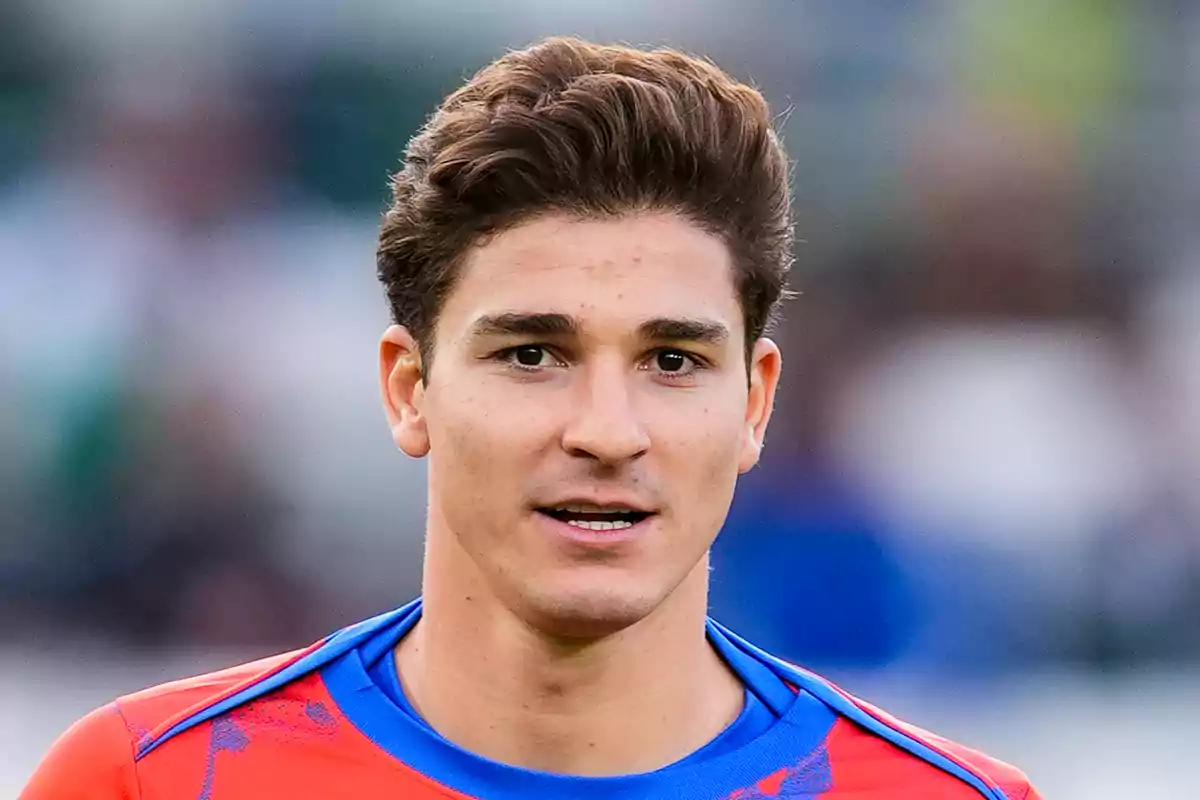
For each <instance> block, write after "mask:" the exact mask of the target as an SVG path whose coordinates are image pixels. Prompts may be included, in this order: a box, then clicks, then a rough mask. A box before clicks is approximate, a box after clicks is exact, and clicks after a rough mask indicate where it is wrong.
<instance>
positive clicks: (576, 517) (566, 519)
mask: <svg viewBox="0 0 1200 800" xmlns="http://www.w3.org/2000/svg"><path fill="white" fill-rule="evenodd" d="M537 512H538V513H539V514H542V515H543V516H547V517H550V518H551V519H553V520H556V521H558V522H562V523H566V524H567V525H570V526H571V527H573V528H577V529H579V530H581V531H595V532H600V533H603V532H606V531H624V530H626V529H628V528H632V527H633V526H635V525H637V524H638V523H639V522H644V521H645V520H647V519H649V518H650V517H653V516H654V515H655V514H654V512H652V511H643V510H641V509H637V508H630V507H623V506H598V505H591V504H587V503H571V504H568V505H562V506H549V507H542V508H538V509H537Z"/></svg>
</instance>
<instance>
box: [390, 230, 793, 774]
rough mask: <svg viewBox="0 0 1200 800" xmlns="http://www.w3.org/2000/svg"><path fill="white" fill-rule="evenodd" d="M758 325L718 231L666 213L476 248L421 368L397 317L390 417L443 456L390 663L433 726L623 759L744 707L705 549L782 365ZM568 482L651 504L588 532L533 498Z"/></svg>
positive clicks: (578, 768) (657, 762)
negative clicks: (719, 639) (747, 324)
mask: <svg viewBox="0 0 1200 800" xmlns="http://www.w3.org/2000/svg"><path fill="white" fill-rule="evenodd" d="M546 314H554V315H558V316H556V317H554V318H553V321H555V324H553V325H547V324H545V322H544V321H543V323H542V324H541V325H540V326H533V327H538V328H540V331H530V330H526V329H528V328H530V327H531V326H530V324H529V322H528V316H529V315H546ZM543 320H544V318H543ZM654 320H660V321H661V320H683V321H688V322H689V324H688V325H683V326H680V325H673V326H672V325H664V324H661V323H660V324H658V325H657V326H654V325H653V324H648V323H651V322H652V321H654ZM655 327H657V328H658V330H654V328H655ZM672 327H673V328H675V330H670V329H668V328H672ZM688 328H692V329H695V330H688ZM681 337H683V338H681ZM744 341H745V333H744V326H743V320H742V314H741V310H740V307H739V305H738V301H737V296H736V294H735V290H734V284H733V265H732V261H731V257H730V254H729V251H728V249H727V248H726V246H725V245H724V243H723V242H722V241H721V240H720V239H718V238H717V237H714V236H712V235H711V234H709V233H707V232H705V231H703V230H701V229H700V228H698V227H697V226H695V225H694V224H692V223H690V222H688V221H686V220H684V219H682V218H681V217H678V216H676V215H673V214H667V213H639V214H636V215H630V216H627V217H623V218H619V219H612V218H608V219H579V218H571V217H565V216H560V215H546V216H542V217H538V218H535V219H534V220H531V221H528V222H526V223H524V224H522V225H519V226H517V227H515V228H512V229H510V230H508V231H506V232H504V233H501V234H499V235H497V236H495V237H493V238H491V239H489V240H487V241H486V242H485V243H484V244H482V245H481V246H478V247H476V248H475V249H474V250H473V251H472V252H471V253H470V254H469V256H468V258H467V260H466V262H465V263H464V266H463V269H462V273H461V276H460V278H459V282H458V285H457V286H456V287H455V288H454V289H453V290H452V292H451V293H450V296H449V297H448V298H447V301H446V304H445V307H444V309H443V310H442V313H441V316H440V317H439V320H438V324H437V328H436V331H435V338H434V352H435V353H436V356H435V358H434V364H433V365H432V368H431V370H430V375H429V380H428V382H427V383H426V382H424V381H422V380H421V372H420V366H421V365H420V354H419V351H418V348H417V345H416V343H415V342H414V340H413V338H412V336H411V335H410V334H409V332H408V331H407V330H405V329H404V328H402V327H399V326H393V327H392V328H390V329H388V331H387V332H386V333H385V334H384V336H383V339H382V342H381V345H380V377H381V384H382V390H383V396H384V404H385V408H386V412H387V416H388V421H389V424H390V427H391V432H392V437H393V439H394V440H395V442H396V444H397V446H399V447H400V449H401V450H403V451H404V452H405V453H407V454H408V455H410V456H413V457H418V458H420V457H427V458H428V459H429V521H428V530H427V538H426V559H425V572H424V586H423V596H424V603H425V605H424V615H423V618H422V620H421V622H420V623H419V624H418V625H417V626H416V628H415V629H414V630H413V631H412V633H410V634H409V635H408V636H407V637H405V639H404V640H403V641H402V642H401V643H400V644H399V645H398V647H397V653H396V655H397V665H398V671H399V673H400V678H401V681H402V683H403V685H404V687H405V691H406V694H407V695H408V696H409V698H410V700H411V701H412V702H413V704H414V705H415V706H416V708H417V709H418V711H419V712H420V713H421V714H422V716H423V717H424V718H425V719H426V721H428V722H429V724H430V725H431V726H432V727H433V728H434V729H435V730H437V731H438V732H439V733H440V734H441V735H443V736H444V737H446V738H447V739H449V740H450V741H452V742H454V743H456V744H458V745H460V746H461V747H464V748H465V749H468V750H470V751H472V752H474V753H477V754H479V755H481V756H484V757H486V758H490V759H493V760H496V761H500V762H502V763H507V764H512V765H516V766H523V767H527V768H532V769H540V770H544V771H549V772H558V773H565V774H575V775H617V774H631V773H636V772H646V771H650V770H654V769H657V768H659V767H662V766H665V765H667V764H670V763H672V762H674V761H676V760H678V759H680V758H682V757H684V756H686V755H687V754H688V753H690V752H693V751H694V750H696V749H698V748H699V747H701V746H703V745H704V744H705V743H706V742H708V741H709V740H711V739H712V738H713V737H714V736H716V735H717V734H718V733H719V732H720V731H721V730H722V729H724V728H725V727H726V726H727V725H728V724H729V723H730V722H731V721H732V720H733V719H734V718H736V716H737V715H738V713H739V712H740V710H741V707H742V703H743V698H744V689H743V687H742V686H741V684H740V682H739V681H738V679H737V678H736V676H734V675H733V674H732V673H731V672H730V671H729V670H728V668H727V667H726V666H725V665H724V663H723V662H722V661H721V659H720V658H719V657H718V656H717V655H716V653H715V651H713V650H712V648H711V647H710V646H709V644H708V642H707V640H706V638H705V633H704V621H705V616H706V611H707V593H708V550H709V547H710V545H711V544H712V542H713V540H714V538H715V537H716V534H717V532H718V530H719V528H720V527H721V525H722V523H723V522H724V520H725V516H726V514H727V513H728V510H729V505H730V502H731V500H732V497H733V490H734V486H735V484H736V482H737V478H738V476H739V475H740V474H741V473H744V472H746V471H747V470H749V469H750V468H752V467H753V466H754V464H755V463H756V462H757V461H758V458H759V453H760V451H761V449H762V443H763V436H764V434H765V432H766V428H767V423H768V421H769V419H770V415H771V408H772V403H773V400H774V396H775V388H776V384H777V381H778V378H779V372H780V354H779V350H778V348H777V347H776V346H775V344H774V343H772V342H771V341H770V340H768V339H765V338H764V339H760V340H758V341H757V342H756V343H755V346H754V348H753V352H752V354H751V357H750V364H749V369H747V364H746V357H745V351H744ZM513 348H518V349H516V350H514V349H513ZM524 364H529V365H530V366H524ZM747 376H749V380H747ZM566 499H592V500H595V501H599V502H623V503H625V504H629V505H634V506H636V507H639V508H643V509H648V510H653V511H655V512H657V513H656V514H655V516H653V517H652V518H651V519H650V520H649V521H648V522H645V523H642V524H641V525H640V526H639V528H641V530H640V531H639V533H638V534H637V535H636V536H630V537H627V538H626V539H623V540H621V541H620V542H618V543H616V544H602V545H600V546H594V545H589V544H586V543H579V542H576V541H573V540H571V539H570V538H569V537H566V536H562V535H559V531H558V529H557V528H555V527H554V525H553V524H552V523H551V524H548V523H547V520H546V518H545V517H544V516H543V515H541V514H540V513H539V512H538V511H537V510H536V509H537V508H538V507H544V506H548V505H556V504H559V503H560V501H564V500H566Z"/></svg>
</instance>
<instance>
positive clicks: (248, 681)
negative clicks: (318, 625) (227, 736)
mask: <svg viewBox="0 0 1200 800" xmlns="http://www.w3.org/2000/svg"><path fill="white" fill-rule="evenodd" d="M306 652H308V650H295V651H292V652H288V653H280V654H278V655H273V656H269V657H267V658H263V659H259V660H257V661H250V662H247V663H245V664H239V665H237V666H234V667H230V668H228V669H223V670H219V671H217V672H209V673H205V674H202V675H196V676H194V677H190V678H184V679H182V680H178V681H171V682H169V683H163V684H160V685H158V686H152V687H150V688H149V689H143V690H141V691H139V692H134V693H133V694H128V695H125V696H123V697H119V698H117V700H116V701H115V702H114V703H113V706H114V707H115V708H116V709H117V710H118V711H119V712H120V714H121V716H122V717H123V718H124V720H125V723H126V725H127V726H128V729H129V730H130V732H131V733H132V734H133V735H134V740H135V741H134V744H135V746H136V747H138V748H141V747H144V746H145V745H146V744H147V743H149V742H150V741H153V740H154V739H156V738H157V737H159V736H161V735H162V734H164V733H165V732H166V731H167V730H169V729H170V728H171V727H172V726H174V725H175V724H177V723H179V722H182V721H183V720H186V719H187V718H188V717H190V716H192V715H194V714H197V713H199V712H200V711H202V710H204V709H206V708H209V707H212V706H214V705H216V704H217V703H219V702H221V701H222V700H224V699H225V698H228V697H231V696H233V695H235V694H237V693H239V692H241V691H243V690H245V689H247V688H249V687H252V686H254V685H255V684H257V683H260V682H262V681H264V680H265V679H266V678H268V677H270V676H272V675H275V674H277V673H278V672H279V671H280V670H281V669H282V668H283V667H285V666H287V665H289V664H292V663H294V662H295V661H296V660H297V658H299V657H300V656H301V655H303V654H304V653H306Z"/></svg>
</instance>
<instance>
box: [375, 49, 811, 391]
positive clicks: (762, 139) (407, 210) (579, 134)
mask: <svg viewBox="0 0 1200 800" xmlns="http://www.w3.org/2000/svg"><path fill="white" fill-rule="evenodd" d="M787 183H788V160H787V156H786V154H785V153H784V150H783V147H782V145H781V144H780V142H779V139H778V137H777V135H776V133H775V131H774V128H773V126H772V118H771V115H770V111H769V109H768V108H767V103H766V101H765V100H764V99H763V97H762V95H761V94H759V92H758V91H756V90H755V89H753V88H751V87H749V86H746V85H744V84H742V83H738V82H737V81H735V80H733V79H732V78H730V77H729V76H728V75H726V74H725V73H724V72H722V71H721V70H720V69H718V68H717V67H716V66H714V65H713V64H711V63H710V62H708V61H704V60H701V59H698V58H695V57H692V56H689V55H686V54H683V53H680V52H677V51H674V50H666V49H663V50H654V51H650V52H647V51H642V50H636V49H633V48H629V47H619V46H604V45H596V44H591V43H589V42H584V41H581V40H579V39H572V38H551V39H547V40H544V41H542V42H540V43H538V44H535V45H533V46H531V47H529V48H526V49H524V50H519V51H515V52H511V53H509V54H507V55H505V56H503V57H502V58H500V59H498V60H497V61H495V62H493V63H492V64H490V65H488V66H487V67H485V68H484V69H482V70H481V71H480V72H479V73H477V74H476V75H475V76H474V77H473V78H472V79H471V80H470V81H469V82H468V83H467V84H466V85H464V86H463V87H462V88H460V89H458V90H457V91H455V92H454V93H453V94H451V95H450V96H449V97H447V98H446V100H445V102H443V103H442V105H441V107H440V108H439V109H438V110H437V111H436V112H435V113H434V115H433V116H432V117H431V118H430V120H429V121H428V123H427V124H426V125H425V127H424V128H423V129H422V130H421V131H420V132H419V133H418V134H417V135H416V136H415V137H414V138H413V139H412V141H411V142H410V143H409V145H408V149H407V151H406V153H405V159H404V165H403V168H402V169H401V170H400V172H398V173H397V174H396V175H395V176H394V178H393V180H392V191H393V201H392V205H391V207H390V208H389V209H388V211H387V212H386V214H385V216H384V219H383V224H382V227H381V230H380V235H379V249H378V252H377V268H378V275H379V279H380V281H381V282H382V283H383V285H384V287H385V289H386V292H387V297H388V301H389V303H390V305H391V312H392V317H393V319H394V320H395V322H396V323H398V324H400V325H404V326H405V327H407V328H408V329H409V331H410V332H411V333H412V335H413V337H414V338H415V339H416V340H417V342H418V344H419V346H420V349H421V355H422V365H423V370H422V371H423V372H424V373H425V377H426V378H428V369H429V366H430V364H431V358H432V355H433V352H432V350H433V348H432V341H433V333H434V328H435V325H436V322H437V316H438V313H439V312H440V311H441V308H442V305H443V303H444V301H445V298H446V297H447V295H448V293H449V291H450V290H451V288H453V286H454V282H455V278H456V275H457V270H458V266H459V265H460V264H461V262H462V260H463V256H464V255H465V254H466V252H467V251H468V250H469V249H470V248H471V247H472V246H473V245H476V244H478V243H479V242H480V241H482V240H483V239H484V238H485V237H487V236H488V235H489V234H493V233H496V232H498V231H501V230H504V229H505V228H508V227H512V226H513V225H516V224H519V223H520V222H522V221H524V220H527V219H529V218H530V217H532V216H534V215H536V214H539V213H545V212H548V211H560V212H566V213H571V214H579V215H583V216H596V215H621V214H628V213H631V212H637V211H642V210H669V211H673V212H676V213H679V214H681V215H683V216H684V217H686V218H687V219H689V220H690V221H692V222H693V223H695V224H697V225H699V226H700V227H702V228H703V229H705V230H707V231H710V232H711V233H714V234H716V235H717V236H719V237H720V238H721V239H722V240H723V241H724V242H725V243H726V245H727V246H728V247H729V248H730V253H731V254H732V256H733V261H734V264H735V270H736V274H735V281H734V282H735V287H736V291H737V293H738V298H739V302H740V305H741V308H742V313H743V315H744V317H745V327H746V348H747V353H749V351H750V349H751V348H752V347H753V344H754V342H755V341H757V339H758V338H759V337H760V336H762V335H763V332H764V331H765V330H766V329H767V327H768V325H769V324H770V323H771V321H772V319H773V316H774V314H775V311H776V308H777V306H778V305H779V302H780V300H781V299H782V297H783V295H784V293H785V289H784V284H785V281H786V277H787V271H788V268H789V266H790V264H791V258H792V255H791V251H792V228H791V217H790V208H789V196H788V185H787Z"/></svg>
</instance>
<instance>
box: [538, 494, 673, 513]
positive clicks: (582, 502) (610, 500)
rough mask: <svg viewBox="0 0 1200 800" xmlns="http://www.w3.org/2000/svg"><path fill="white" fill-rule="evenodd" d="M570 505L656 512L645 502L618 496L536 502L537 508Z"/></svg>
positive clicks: (578, 497)
mask: <svg viewBox="0 0 1200 800" xmlns="http://www.w3.org/2000/svg"><path fill="white" fill-rule="evenodd" d="M570 506H596V507H598V508H600V509H602V510H604V511H636V512H638V513H641V514H655V513H657V512H656V511H655V510H654V509H653V508H651V507H650V506H649V505H648V504H646V503H643V502H640V501H638V500H632V499H626V498H620V497H595V496H592V497H585V496H574V497H564V498H562V499H559V500H553V501H551V502H548V503H538V505H537V508H568V507H570Z"/></svg>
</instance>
